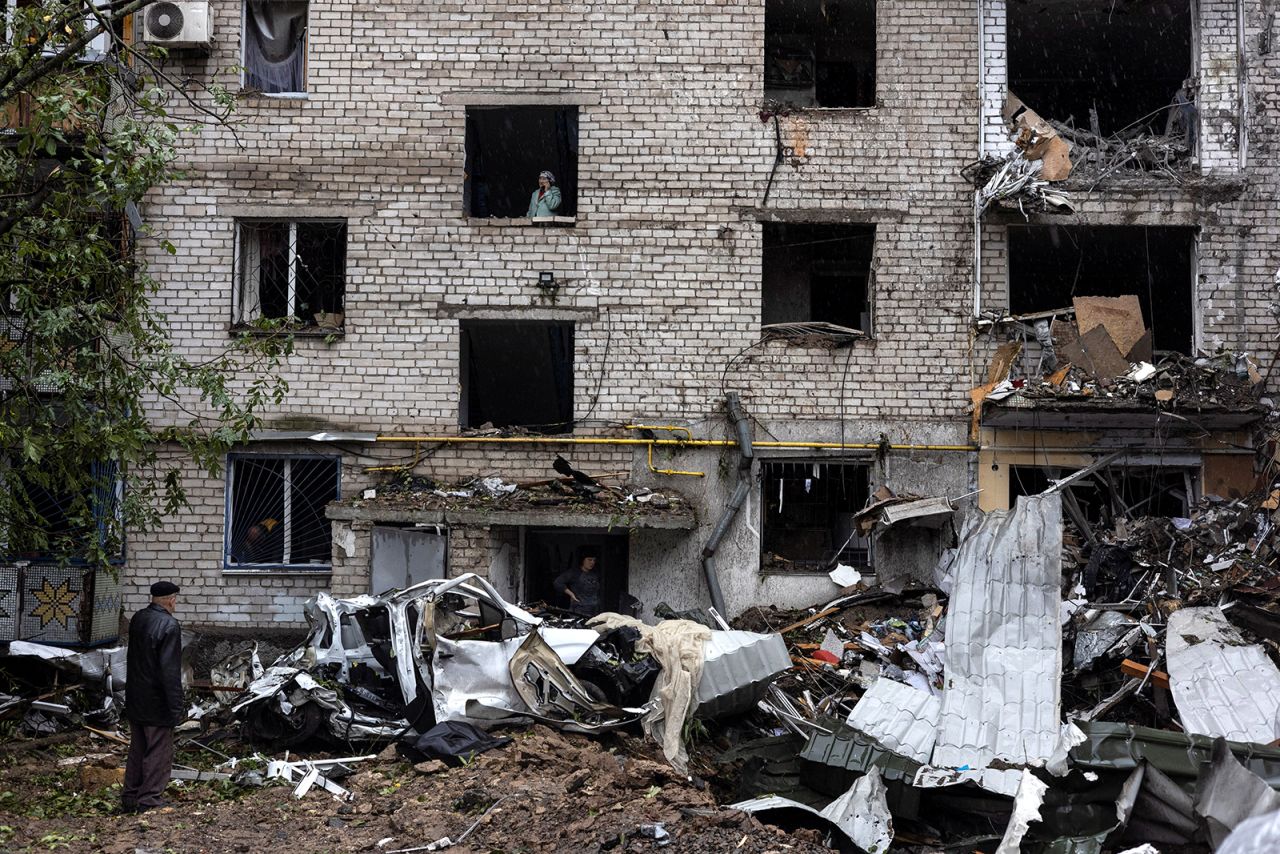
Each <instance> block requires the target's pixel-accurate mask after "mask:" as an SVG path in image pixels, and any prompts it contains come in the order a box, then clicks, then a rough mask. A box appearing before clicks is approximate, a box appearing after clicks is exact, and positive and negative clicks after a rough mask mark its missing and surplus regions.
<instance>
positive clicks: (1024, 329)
mask: <svg viewBox="0 0 1280 854" xmlns="http://www.w3.org/2000/svg"><path fill="white" fill-rule="evenodd" d="M987 325H989V326H990V327H991V328H995V327H996V326H1000V327H1003V328H1005V330H1006V331H1007V332H1008V334H1009V340H1008V341H1007V342H1006V343H1005V344H1003V345H1002V346H1001V347H1000V349H999V350H998V351H997V354H996V356H995V358H994V359H993V360H992V363H991V366H990V368H989V369H988V383H987V384H986V385H984V386H981V387H979V388H978V389H975V392H974V394H975V398H974V400H975V407H980V406H981V404H982V403H984V402H987V401H990V402H992V403H1000V404H1001V405H1003V406H1018V405H1037V406H1043V405H1046V404H1050V405H1051V404H1053V403H1059V402H1060V403H1063V404H1070V403H1071V402H1073V401H1076V402H1081V401H1082V402H1087V403H1088V404H1089V405H1090V406H1094V407H1096V406H1102V405H1107V404H1115V405H1118V406H1137V407H1147V408H1152V409H1158V410H1166V411H1168V410H1180V411H1187V412H1204V411H1213V412H1230V413H1237V414H1253V415H1255V416H1256V417H1257V418H1259V419H1260V418H1261V417H1263V416H1264V415H1265V414H1267V413H1268V412H1270V401H1269V399H1267V398H1263V397H1262V396H1261V394H1260V389H1261V387H1262V382H1263V377H1262V374H1261V372H1260V371H1259V370H1258V367H1257V365H1256V364H1255V363H1254V362H1253V360H1252V359H1251V358H1250V357H1249V356H1248V354H1245V353H1233V352H1227V351H1218V352H1215V353H1201V354H1199V355H1196V356H1187V355H1184V354H1182V353H1176V352H1160V353H1157V352H1156V351H1154V350H1153V348H1152V333H1151V330H1150V329H1149V328H1148V327H1147V326H1146V324H1145V322H1144V320H1143V313H1142V308H1141V305H1140V304H1139V301H1138V297H1137V296H1134V295H1131V294H1130V295H1125V296H1119V297H1076V298H1075V299H1074V300H1073V304H1072V306H1071V307H1069V308H1062V309H1059V310H1057V311H1049V312H1041V313H1039V314H1037V315H1034V316H1031V317H1025V318H1018V317H1003V318H995V319H993V320H990V321H987ZM978 414H979V413H978V412H975V416H976V415H978Z"/></svg>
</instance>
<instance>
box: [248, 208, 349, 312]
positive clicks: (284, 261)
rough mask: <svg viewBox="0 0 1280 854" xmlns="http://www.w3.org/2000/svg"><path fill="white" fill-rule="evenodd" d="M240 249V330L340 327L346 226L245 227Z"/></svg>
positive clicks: (254, 224)
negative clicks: (280, 325)
mask: <svg viewBox="0 0 1280 854" xmlns="http://www.w3.org/2000/svg"><path fill="white" fill-rule="evenodd" d="M238 249H239V255H240V258H239V263H238V264H237V271H238V279H239V282H238V287H237V301H236V311H235V322H236V324H237V325H239V324H248V323H253V322H254V321H256V320H260V319H270V320H285V321H288V322H290V323H295V324H300V325H302V326H319V327H325V328H334V329H339V328H341V327H342V321H343V307H342V306H343V293H344V291H345V286H346V261H347V225H346V223H345V222H313V221H302V222H241V223H240V224H239V247H238Z"/></svg>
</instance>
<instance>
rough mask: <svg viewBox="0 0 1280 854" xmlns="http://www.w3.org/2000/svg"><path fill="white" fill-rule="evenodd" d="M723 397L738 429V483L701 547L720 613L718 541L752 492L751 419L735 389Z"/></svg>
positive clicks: (722, 537) (712, 601)
mask: <svg viewBox="0 0 1280 854" xmlns="http://www.w3.org/2000/svg"><path fill="white" fill-rule="evenodd" d="M725 397H726V404H727V407H728V409H729V420H730V421H732V422H733V427H734V429H735V430H737V431H738V452H739V454H740V456H739V458H738V485H737V486H735V487H734V488H733V495H732V496H730V498H729V503H728V505H727V506H726V507H725V508H724V513H722V514H720V521H718V522H716V526H715V528H714V529H713V530H712V531H711V538H710V539H708V540H707V545H706V548H704V549H703V550H702V573H703V575H705V576H706V578H707V590H708V591H709V592H710V593H711V604H712V605H713V606H714V607H715V609H716V610H717V611H719V612H720V613H721V614H726V613H728V611H726V610H725V607H724V593H723V592H721V590H720V577H719V575H718V574H717V573H716V562H715V555H716V549H718V548H720V541H721V540H723V539H724V535H725V534H727V533H728V532H729V525H730V524H732V522H733V520H734V518H735V517H736V516H737V515H738V511H739V510H740V509H741V508H742V504H743V502H745V501H746V500H747V494H748V493H749V492H750V491H751V462H752V460H753V458H754V456H755V455H754V453H753V451H752V448H751V444H752V443H751V422H750V421H749V420H748V419H747V416H746V413H745V412H743V411H742V400H741V398H739V397H738V393H737V392H736V391H731V392H729V393H728V394H727V395H725Z"/></svg>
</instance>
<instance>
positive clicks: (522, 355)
mask: <svg viewBox="0 0 1280 854" xmlns="http://www.w3.org/2000/svg"><path fill="white" fill-rule="evenodd" d="M459 325H460V332H461V339H462V341H461V343H462V353H461V357H462V365H461V372H460V376H461V378H462V426H463V427H484V426H492V427H523V428H525V429H527V430H531V431H533V432H537V433H567V432H569V431H570V430H572V429H573V324H572V323H563V322H556V321H523V320H464V321H460V324H459Z"/></svg>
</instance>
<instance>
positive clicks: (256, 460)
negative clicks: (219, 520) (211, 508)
mask: <svg viewBox="0 0 1280 854" xmlns="http://www.w3.org/2000/svg"><path fill="white" fill-rule="evenodd" d="M227 478H228V481H227V492H228V494H229V496H230V497H229V499H228V502H227V522H226V525H227V535H226V539H225V543H226V553H225V565H226V566H227V567H232V568H235V567H239V568H244V567H250V568H272V567H290V566H293V567H296V566H306V567H311V568H316V569H325V568H328V566H329V562H330V548H331V547H330V539H331V538H330V523H329V520H328V519H327V518H325V514H324V508H325V505H327V504H328V503H329V502H330V501H336V500H337V499H338V497H339V460H338V458H337V457H315V456H233V457H232V458H231V459H230V463H229V465H228V467H227Z"/></svg>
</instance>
